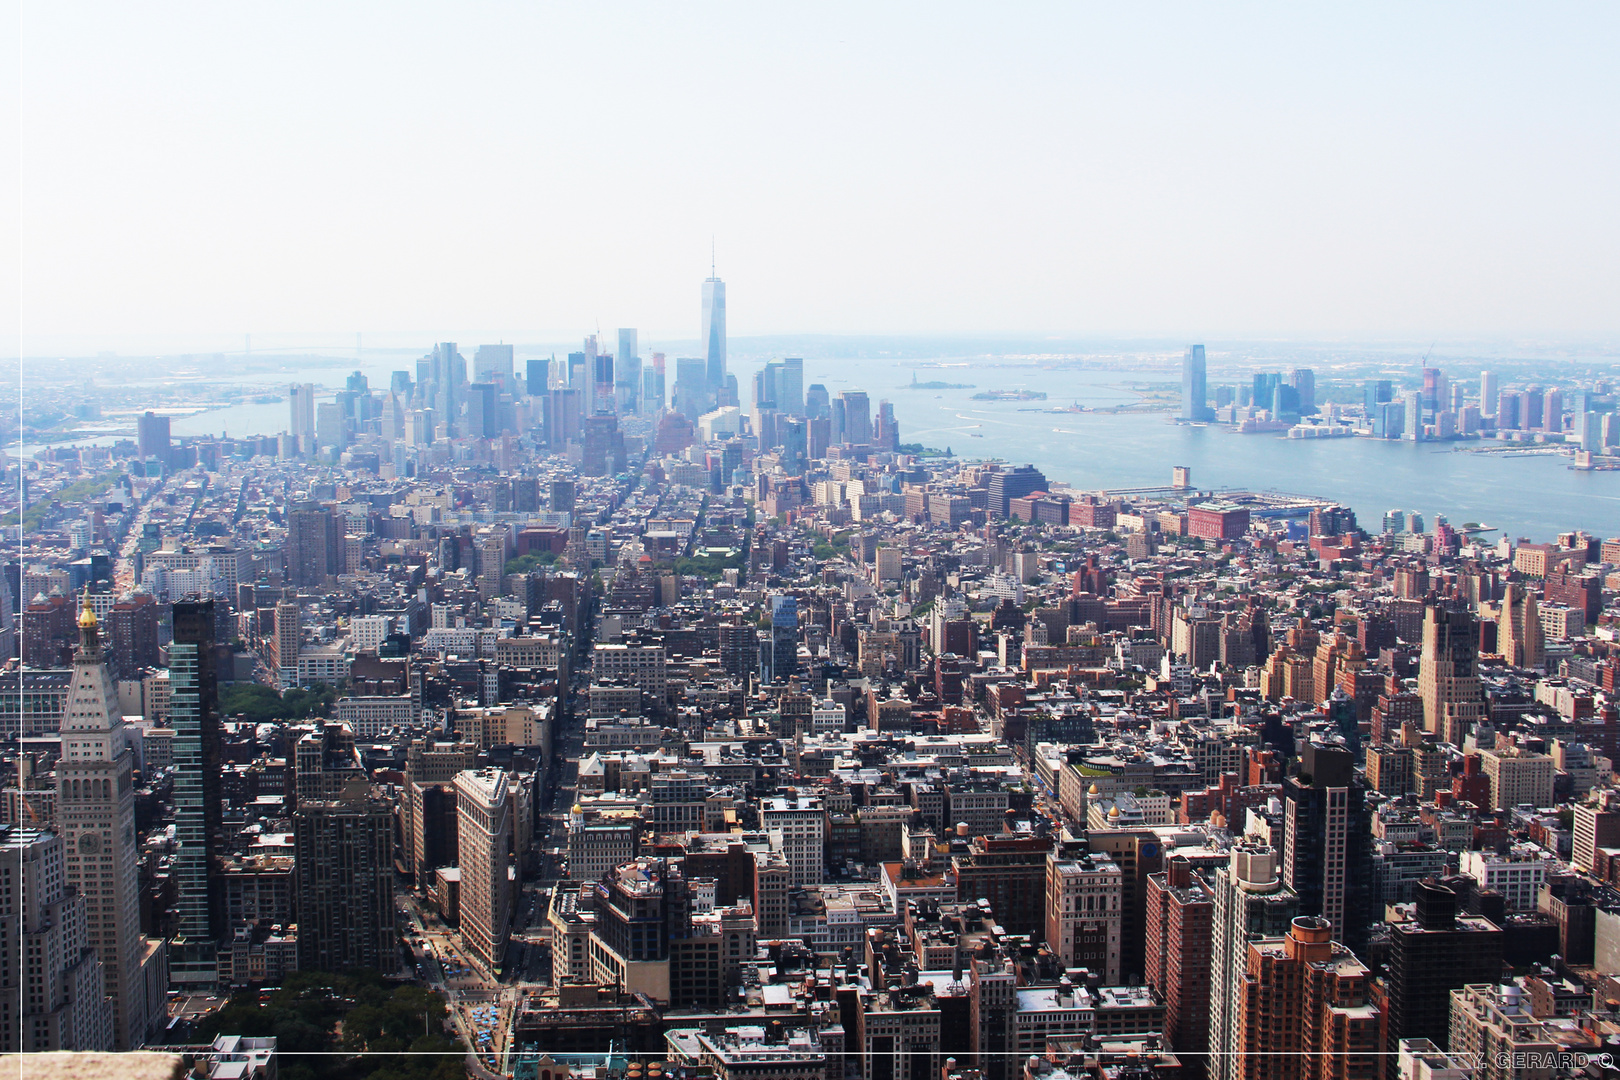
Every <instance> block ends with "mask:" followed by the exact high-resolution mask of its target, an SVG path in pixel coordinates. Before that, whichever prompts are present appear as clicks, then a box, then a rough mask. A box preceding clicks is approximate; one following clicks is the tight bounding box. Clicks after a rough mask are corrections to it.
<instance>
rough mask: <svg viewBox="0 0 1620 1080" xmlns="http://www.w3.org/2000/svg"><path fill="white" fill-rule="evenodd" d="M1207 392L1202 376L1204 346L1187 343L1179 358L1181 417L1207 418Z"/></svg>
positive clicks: (1210, 414) (1208, 412) (1208, 410)
mask: <svg viewBox="0 0 1620 1080" xmlns="http://www.w3.org/2000/svg"><path fill="white" fill-rule="evenodd" d="M1208 402H1209V393H1208V387H1207V385H1206V380H1205V376H1204V347H1203V346H1202V345H1189V346H1188V347H1187V352H1186V353H1185V354H1184V355H1183V356H1182V358H1181V418H1182V419H1183V420H1209V419H1211V418H1212V412H1211V410H1210V408H1209V404H1208Z"/></svg>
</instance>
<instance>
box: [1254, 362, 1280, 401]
mask: <svg viewBox="0 0 1620 1080" xmlns="http://www.w3.org/2000/svg"><path fill="white" fill-rule="evenodd" d="M1281 383H1282V376H1281V375H1278V374H1277V373H1276V372H1274V371H1269V372H1268V371H1260V372H1256V373H1255V376H1254V397H1253V401H1254V407H1255V408H1257V409H1269V408H1271V403H1272V400H1273V399H1274V398H1275V397H1276V396H1277V387H1278V385H1280V384H1281Z"/></svg>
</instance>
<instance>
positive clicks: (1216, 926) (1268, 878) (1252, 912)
mask: <svg viewBox="0 0 1620 1080" xmlns="http://www.w3.org/2000/svg"><path fill="white" fill-rule="evenodd" d="M1298 913H1299V897H1298V896H1297V895H1295V893H1294V890H1292V889H1290V888H1289V887H1288V886H1287V885H1284V884H1283V880H1282V860H1281V859H1280V858H1279V857H1278V854H1277V852H1276V851H1275V850H1273V849H1272V848H1270V847H1268V846H1266V845H1265V844H1262V843H1259V842H1258V841H1256V840H1253V839H1252V838H1251V839H1246V840H1243V841H1241V842H1240V843H1239V844H1238V845H1237V846H1236V847H1235V848H1233V849H1232V859H1231V862H1230V863H1228V864H1227V865H1226V866H1223V867H1221V868H1220V869H1219V870H1217V871H1215V911H1214V913H1213V915H1212V918H1211V921H1210V961H1209V1080H1238V1066H1239V1058H1238V1051H1239V1050H1240V1049H1241V1047H1239V1046H1238V1039H1239V1038H1240V1037H1241V1036H1242V1028H1241V1026H1240V1024H1239V1022H1238V1014H1239V1005H1240V1002H1241V998H1242V994H1243V980H1244V975H1245V972H1246V968H1245V965H1246V963H1247V960H1248V949H1249V939H1250V938H1251V937H1282V936H1283V934H1285V933H1286V932H1287V928H1288V925H1289V923H1290V922H1291V921H1292V920H1293V918H1294V916H1295V915H1297V914H1298Z"/></svg>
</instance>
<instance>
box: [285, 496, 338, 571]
mask: <svg viewBox="0 0 1620 1080" xmlns="http://www.w3.org/2000/svg"><path fill="white" fill-rule="evenodd" d="M286 565H287V584H289V585H293V586H296V587H299V588H317V589H318V588H320V587H322V586H324V585H325V584H326V579H327V578H328V577H329V576H333V575H336V574H340V573H342V572H343V526H342V524H341V523H340V522H339V521H338V518H337V515H336V514H335V513H334V512H333V511H332V508H331V507H330V506H324V505H322V504H320V503H315V502H310V503H303V504H301V505H299V506H295V507H292V508H290V509H289V510H288V511H287V541H286Z"/></svg>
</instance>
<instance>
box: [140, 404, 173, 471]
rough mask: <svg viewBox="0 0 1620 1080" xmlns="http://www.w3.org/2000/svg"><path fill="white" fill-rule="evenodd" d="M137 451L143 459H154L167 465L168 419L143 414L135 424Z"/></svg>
mask: <svg viewBox="0 0 1620 1080" xmlns="http://www.w3.org/2000/svg"><path fill="white" fill-rule="evenodd" d="M135 437H136V445H137V449H138V450H139V451H140V455H141V457H143V458H154V459H156V460H158V461H161V462H163V463H164V464H168V461H169V418H168V417H167V416H159V415H158V414H157V413H154V412H147V413H143V414H142V415H141V417H140V419H139V420H137V421H136V422H135Z"/></svg>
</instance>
